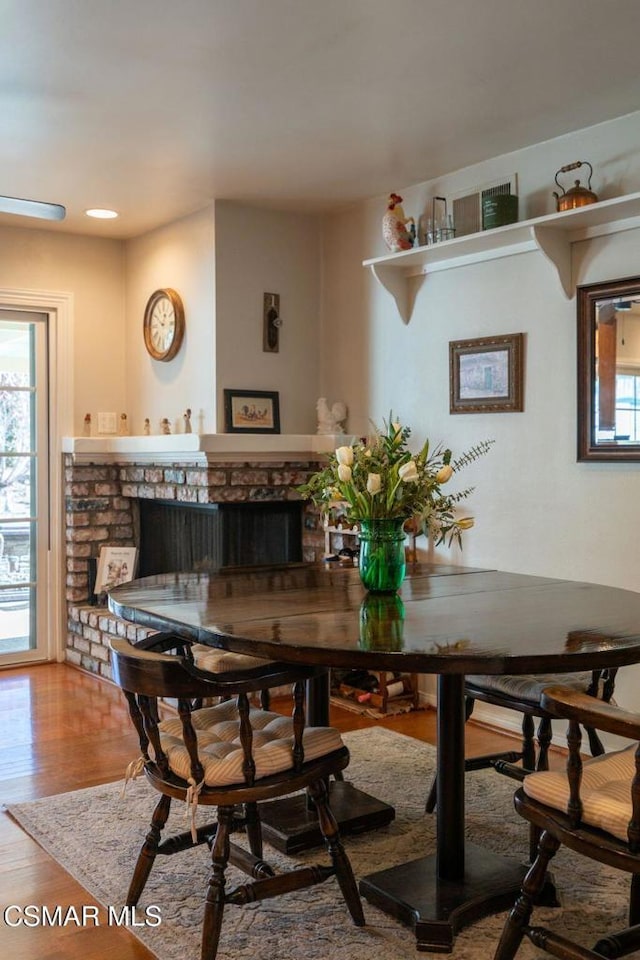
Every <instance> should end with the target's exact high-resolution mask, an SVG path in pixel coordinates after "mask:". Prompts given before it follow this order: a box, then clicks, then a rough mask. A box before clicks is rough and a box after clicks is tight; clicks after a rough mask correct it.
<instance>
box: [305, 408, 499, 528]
mask: <svg viewBox="0 0 640 960" xmlns="http://www.w3.org/2000/svg"><path fill="white" fill-rule="evenodd" d="M410 436H411V430H410V428H409V427H403V426H402V425H401V424H399V423H397V422H394V421H393V414H390V416H389V421H388V422H387V421H385V422H384V430H378V429H376V433H375V436H374V438H373V440H372V442H371V443H363V442H361V441H359V442H357V443H355V444H353V445H352V446H345V447H338V449H337V450H336V451H335V453H333V454H331V456H330V457H329V462H328V464H327V466H326V467H324V468H323V469H322V470H320V471H318V473H316V474H314V475H313V476H312V477H311V478H310V479H309V481H308V482H307V483H306V484H304V485H303V486H301V487H299V488H298V492H299V493H300V494H301V495H302V496H303V497H304V498H305V499H307V500H312V501H313V502H314V503H315V504H316V505H317V506H318V507H320V509H321V510H322V511H323V512H327V511H328V510H330V509H331V508H332V507H335V506H337V505H338V504H345V505H346V514H347V518H348V520H350V521H352V522H357V521H360V520H366V519H383V518H392V517H404V518H406V519H417V520H418V521H419V522H420V524H421V525H422V527H423V530H424V532H425V533H429V534H431V536H432V537H433V538H434V540H435V542H436V544H438V543H442V542H443V541H444V540H447V542H448V543H449V544H451V542H452V541H453V540H455V541H456V542H457V543H458V544H460V542H461V534H462V531H463V530H466V529H469V527H471V526H473V518H472V517H462V518H458V517H456V516H455V507H456V505H457V504H458V503H460V501H462V500H464V499H466V498H467V497H468V496H469V495H470V494H471V492H472V490H473V488H472V487H469V488H467V489H465V490H461V491H458V492H457V493H451V494H447V493H443V492H442V489H441V488H442V486H443V485H444V484H445V483H447V482H448V480H449V479H450V477H451V476H452V475H453V474H454V473H457V472H458V471H459V470H461V469H462V468H463V467H465V466H467V465H468V464H470V463H472V462H473V461H474V460H477V459H478V458H479V457H481V456H483V455H484V454H485V453H487V451H488V450H489V448H490V447H491V444H492V443H493V441H492V440H486V441H482V442H481V443H478V444H476V445H475V446H474V447H472V448H471V449H470V450H468V451H466V452H465V453H463V454H461V455H460V456H459V457H458V458H456V459H452V453H451V450H449V449H448V448H443V447H438V448H437V449H436V450H434V451H433V452H432V453H430V449H429V441H428V440H427V441H426V442H425V444H424V446H423V447H422V449H421V450H420V451H419V452H418V453H417V454H413V453H412V452H411V450H410V449H409V446H408V441H409V437H410Z"/></svg>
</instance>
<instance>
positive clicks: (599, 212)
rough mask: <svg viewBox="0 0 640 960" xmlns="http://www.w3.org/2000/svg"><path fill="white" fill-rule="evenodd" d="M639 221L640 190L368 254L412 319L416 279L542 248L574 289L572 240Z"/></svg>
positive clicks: (566, 287) (568, 292) (567, 288)
mask: <svg viewBox="0 0 640 960" xmlns="http://www.w3.org/2000/svg"><path fill="white" fill-rule="evenodd" d="M637 227H640V193H633V194H629V195H628V196H626V197H615V198H614V199H612V200H601V201H600V202H599V203H594V204H591V205H590V206H587V207H577V208H576V209H575V210H567V211H565V212H564V213H553V214H549V215H547V216H544V217H536V218H535V219H533V220H523V221H521V222H519V223H511V224H509V225H508V226H506V227H496V228H494V229H493V230H484V231H482V232H481V233H472V234H469V235H468V236H466V237H457V238H455V239H453V240H443V241H442V242H441V243H434V244H431V245H430V246H424V247H414V248H413V249H412V250H403V251H402V252H401V253H392V254H389V255H388V256H384V257H376V258H374V259H372V260H365V261H364V262H363V266H365V267H370V268H371V271H372V273H373V275H374V276H375V278H376V280H377V281H378V282H379V283H380V284H381V285H382V286H383V287H384V289H385V290H386V291H387V292H388V293H389V294H390V295H391V296H392V297H393V299H394V300H395V303H396V306H397V309H398V312H399V314H400V316H401V318H402V320H403V321H404V322H405V323H408V322H409V320H410V319H411V314H412V312H413V306H414V301H415V296H416V293H417V289H418V282H417V280H416V279H415V278H424V277H425V276H427V275H428V274H430V273H435V272H436V271H438V270H450V269H452V268H454V267H461V266H464V265H466V264H469V263H481V262H483V261H485V260H495V259H497V258H499V257H512V256H515V255H517V254H519V253H528V252H529V251H531V250H539V251H540V252H541V253H542V254H543V255H544V256H545V257H546V258H547V260H548V261H549V262H550V263H551V264H552V266H553V267H554V269H555V271H556V273H557V275H558V279H559V281H560V285H561V287H562V290H563V292H564V294H565V296H566V297H567V298H568V299H570V298H571V297H572V296H573V295H574V293H575V282H574V279H573V277H572V271H571V245H572V244H573V243H577V242H579V241H580V240H588V239H591V238H592V237H601V236H605V235H608V234H613V233H621V232H622V231H624V230H633V229H635V228H637Z"/></svg>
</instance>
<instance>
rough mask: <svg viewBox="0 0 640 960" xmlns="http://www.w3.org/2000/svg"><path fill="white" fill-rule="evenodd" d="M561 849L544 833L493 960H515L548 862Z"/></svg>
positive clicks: (540, 888)
mask: <svg viewBox="0 0 640 960" xmlns="http://www.w3.org/2000/svg"><path fill="white" fill-rule="evenodd" d="M559 846H560V843H559V841H558V840H556V838H555V837H552V836H551V834H549V833H547V832H546V831H544V832H543V833H542V836H541V837H540V846H539V847H538V856H537V857H536V859H535V861H534V863H533V866H532V867H530V869H529V872H528V873H527V875H526V877H525V878H524V880H523V881H522V890H521V892H520V896H519V897H518V899H517V900H516V902H515V904H514V906H513V907H512V908H511V911H510V912H509V915H508V917H507V920H506V923H505V925H504V927H503V930H502V936H501V937H500V942H499V943H498V948H497V950H496V952H495V955H494V960H513V957H515V955H516V953H517V951H518V947H519V946H520V944H521V942H522V938H523V937H524V935H525V933H526V927H527V926H528V924H529V920H530V919H531V912H532V910H533V907H534V905H535V903H536V900H537V898H538V897H539V895H540V893H541V891H542V888H543V887H544V883H545V879H546V875H547V867H548V866H549V861H550V860H551V858H552V857H553V856H554V855H555V853H556V852H557V850H558V847H559Z"/></svg>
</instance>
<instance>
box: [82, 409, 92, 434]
mask: <svg viewBox="0 0 640 960" xmlns="http://www.w3.org/2000/svg"><path fill="white" fill-rule="evenodd" d="M83 433H84V435H85V437H90V436H91V414H90V413H85V415H84V430H83Z"/></svg>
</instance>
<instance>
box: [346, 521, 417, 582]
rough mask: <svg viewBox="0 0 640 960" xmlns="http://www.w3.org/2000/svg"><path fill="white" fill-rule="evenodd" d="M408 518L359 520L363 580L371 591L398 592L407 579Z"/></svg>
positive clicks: (361, 576)
mask: <svg viewBox="0 0 640 960" xmlns="http://www.w3.org/2000/svg"><path fill="white" fill-rule="evenodd" d="M405 519H406V518H405V517H394V518H393V519H384V520H361V521H360V534H359V536H360V558H359V561H358V566H359V569H360V579H361V580H362V583H363V584H364V586H365V587H366V589H367V590H369V591H370V592H371V593H395V592H396V590H397V589H398V587H399V586H400V584H401V583H402V581H403V580H404V574H405V568H406V561H405V555H404V541H405V534H404V529H403V527H404V522H405Z"/></svg>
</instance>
